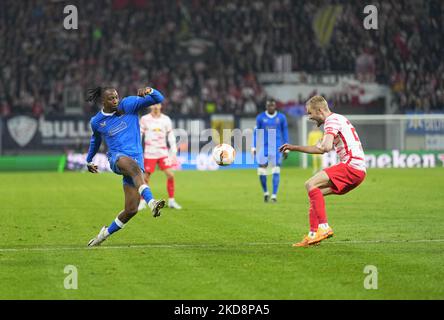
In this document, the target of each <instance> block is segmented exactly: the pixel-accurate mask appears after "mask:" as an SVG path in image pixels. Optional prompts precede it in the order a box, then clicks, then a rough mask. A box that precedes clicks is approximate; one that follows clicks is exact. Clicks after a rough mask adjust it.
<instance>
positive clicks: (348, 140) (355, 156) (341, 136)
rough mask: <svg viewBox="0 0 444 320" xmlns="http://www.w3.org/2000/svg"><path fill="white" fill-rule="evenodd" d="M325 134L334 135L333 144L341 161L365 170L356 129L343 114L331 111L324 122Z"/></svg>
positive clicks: (362, 151) (362, 152) (363, 157)
mask: <svg viewBox="0 0 444 320" xmlns="http://www.w3.org/2000/svg"><path fill="white" fill-rule="evenodd" d="M324 132H325V134H331V135H333V137H334V140H333V145H334V148H335V151H336V153H337V154H338V157H339V159H340V161H341V162H343V163H345V164H347V165H349V166H351V167H352V168H355V169H358V170H362V171H366V166H365V156H364V150H363V149H362V145H361V141H360V140H359V136H358V134H357V132H356V129H355V128H354V127H353V125H352V124H351V123H350V121H349V120H348V119H347V118H346V117H344V116H343V115H340V114H337V113H332V114H331V115H329V116H328V117H327V119H325V122H324Z"/></svg>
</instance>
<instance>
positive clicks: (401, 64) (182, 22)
mask: <svg viewBox="0 0 444 320" xmlns="http://www.w3.org/2000/svg"><path fill="white" fill-rule="evenodd" d="M71 3H72V4H74V5H76V7H77V8H78V14H79V21H78V24H79V25H78V29H77V30H65V29H64V28H63V19H64V18H65V17H66V15H65V14H63V7H62V4H61V2H49V1H43V0H29V1H26V2H23V1H15V0H3V1H1V2H0V39H1V45H0V56H1V59H0V68H1V71H0V113H1V115H8V114H10V113H32V114H34V115H40V114H51V113H56V114H61V113H63V112H66V110H67V109H68V108H69V107H70V106H78V105H79V104H80V105H81V106H82V107H83V108H84V112H87V113H90V112H94V111H95V110H96V108H97V106H95V107H91V106H90V105H89V104H87V103H85V102H84V95H85V92H86V89H87V88H89V87H92V86H95V85H97V84H109V85H114V86H116V87H117V88H118V89H119V92H120V94H121V95H127V94H132V93H135V92H136V89H137V88H138V87H140V86H142V85H144V84H146V83H147V82H148V83H149V84H151V85H152V86H153V87H156V88H158V89H159V90H160V91H162V92H164V93H165V96H166V97H167V100H166V102H165V104H166V107H167V108H168V110H169V111H168V112H174V113H175V114H191V115H205V114H208V113H213V112H229V113H235V114H239V115H242V114H250V115H251V114H256V113H257V112H258V111H259V110H262V106H263V104H264V101H265V98H266V94H265V92H264V89H263V88H262V86H261V85H260V83H259V82H258V74H259V73H261V72H273V71H276V64H275V61H276V57H279V56H280V55H284V54H287V55H290V56H291V66H290V68H291V70H292V71H302V72H307V73H316V72H340V73H356V74H357V76H358V78H359V77H360V78H361V79H362V80H364V81H374V80H375V81H377V82H379V83H382V84H387V85H389V86H390V87H391V88H392V90H393V93H394V97H395V101H396V102H397V103H398V105H399V110H400V111H401V112H404V111H407V110H414V111H419V112H430V111H434V110H442V109H443V108H444V64H443V63H442V59H441V58H442V57H443V56H444V49H443V48H444V47H443V43H444V39H443V37H444V30H443V28H444V25H443V21H444V19H443V18H444V17H443V15H444V10H443V9H444V2H442V1H439V0H430V1H426V2H423V1H419V0H401V1H399V0H389V1H380V2H375V3H374V4H375V5H376V6H377V7H378V14H379V15H378V18H379V19H378V30H365V29H364V28H363V27H362V21H363V19H364V17H365V15H364V14H363V7H362V5H361V4H360V3H359V2H357V1H352V0H349V1H321V0H315V1H290V0H271V1H268V0H254V1H246V0H224V1H219V0H218V1H216V0H175V1H149V0H98V1H88V2H86V1H81V0H76V1H71ZM326 4H328V5H330V6H339V5H340V11H339V14H338V16H337V18H336V21H335V23H334V29H333V32H332V34H331V37H329V38H328V41H327V43H326V44H325V45H321V44H320V43H319V35H317V34H316V32H315V31H314V27H313V20H314V17H315V16H316V13H317V12H318V10H319V8H322V7H323V6H324V5H326ZM324 32H325V31H324ZM303 98H304V99H305V98H308V97H303Z"/></svg>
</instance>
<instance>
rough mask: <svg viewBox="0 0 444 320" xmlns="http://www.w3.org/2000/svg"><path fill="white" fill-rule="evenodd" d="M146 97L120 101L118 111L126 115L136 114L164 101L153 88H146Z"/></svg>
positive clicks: (132, 97) (131, 97)
mask: <svg viewBox="0 0 444 320" xmlns="http://www.w3.org/2000/svg"><path fill="white" fill-rule="evenodd" d="M146 90H147V91H146V93H147V94H146V95H145V96H143V97H141V96H128V97H125V98H123V99H122V102H121V104H120V105H119V109H120V110H122V111H123V112H124V113H126V114H131V113H138V112H139V110H140V109H142V108H147V107H149V106H152V105H154V104H158V103H161V102H162V101H163V100H164V97H163V95H162V94H161V93H160V92H159V91H157V90H156V89H153V88H146Z"/></svg>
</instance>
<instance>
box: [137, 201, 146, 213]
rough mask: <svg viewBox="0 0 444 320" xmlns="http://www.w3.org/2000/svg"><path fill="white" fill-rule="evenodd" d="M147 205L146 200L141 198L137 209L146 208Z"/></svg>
mask: <svg viewBox="0 0 444 320" xmlns="http://www.w3.org/2000/svg"><path fill="white" fill-rule="evenodd" d="M147 206H148V205H147V203H146V201H145V200H144V199H142V200H140V203H139V207H138V208H137V210H138V211H140V210H143V209H146V207H147Z"/></svg>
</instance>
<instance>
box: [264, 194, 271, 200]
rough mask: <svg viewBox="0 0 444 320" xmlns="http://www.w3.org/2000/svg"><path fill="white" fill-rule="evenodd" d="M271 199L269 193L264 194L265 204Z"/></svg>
mask: <svg viewBox="0 0 444 320" xmlns="http://www.w3.org/2000/svg"><path fill="white" fill-rule="evenodd" d="M269 199H270V195H269V194H268V192H267V193H264V202H268V200H269Z"/></svg>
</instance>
